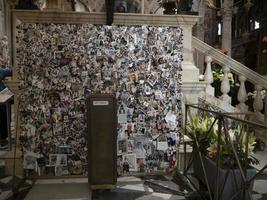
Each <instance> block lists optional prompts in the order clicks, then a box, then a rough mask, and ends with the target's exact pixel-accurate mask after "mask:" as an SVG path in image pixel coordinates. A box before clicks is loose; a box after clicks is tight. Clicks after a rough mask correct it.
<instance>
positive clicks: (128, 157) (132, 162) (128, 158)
mask: <svg viewBox="0 0 267 200" xmlns="http://www.w3.org/2000/svg"><path fill="white" fill-rule="evenodd" d="M122 159H123V164H128V166H129V171H136V170H137V164H136V154H125V155H123V157H122Z"/></svg>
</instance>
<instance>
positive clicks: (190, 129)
mask: <svg viewBox="0 0 267 200" xmlns="http://www.w3.org/2000/svg"><path fill="white" fill-rule="evenodd" d="M217 123H218V120H216V121H215V119H214V118H213V117H210V116H208V115H204V116H203V117H202V118H200V117H198V116H194V117H193V118H192V123H191V125H189V126H187V135H188V136H189V137H190V138H191V139H193V141H194V145H196V140H197V142H198V144H199V151H200V152H201V153H202V155H205V156H207V157H209V158H210V159H212V160H214V161H215V160H216V159H217V152H218V137H219V136H218V133H219V130H218V124H217ZM247 134H248V135H247ZM247 139H248V152H247V155H246V142H247ZM231 143H232V144H233V147H234V149H235V151H236V153H237V157H238V159H239V161H240V164H241V165H242V166H245V164H246V161H247V162H248V164H258V163H259V161H258V160H257V159H256V158H255V157H253V153H254V149H255V144H256V138H255V136H254V134H253V133H252V132H248V133H247V132H246V131H244V130H243V129H242V127H241V126H240V125H238V126H237V127H236V128H235V129H225V128H222V130H221V143H220V156H221V163H222V167H223V168H231V169H234V168H237V167H238V162H237V160H236V157H235V154H234V151H233V148H232V146H231Z"/></svg>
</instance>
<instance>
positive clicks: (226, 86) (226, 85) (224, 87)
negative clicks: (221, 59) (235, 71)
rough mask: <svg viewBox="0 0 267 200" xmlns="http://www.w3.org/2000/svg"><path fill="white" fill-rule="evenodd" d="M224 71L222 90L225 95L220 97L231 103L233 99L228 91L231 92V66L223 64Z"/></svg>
mask: <svg viewBox="0 0 267 200" xmlns="http://www.w3.org/2000/svg"><path fill="white" fill-rule="evenodd" d="M222 71H223V73H224V76H223V80H222V82H221V92H222V93H223V95H222V96H221V97H220V99H221V100H222V101H223V102H225V103H229V104H231V101H232V99H231V97H230V96H229V95H228V92H230V81H229V79H228V72H229V71H230V68H229V67H228V66H223V68H222Z"/></svg>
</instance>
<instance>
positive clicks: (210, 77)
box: [204, 56, 214, 96]
mask: <svg viewBox="0 0 267 200" xmlns="http://www.w3.org/2000/svg"><path fill="white" fill-rule="evenodd" d="M205 62H206V64H207V65H206V70H205V74H204V80H205V81H206V82H207V83H208V84H207V87H206V92H207V93H208V94H210V95H212V96H214V88H213V87H212V86H211V84H212V83H213V75H212V70H211V62H212V58H211V57H210V56H206V57H205Z"/></svg>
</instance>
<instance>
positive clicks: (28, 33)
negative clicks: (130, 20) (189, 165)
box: [17, 23, 182, 175]
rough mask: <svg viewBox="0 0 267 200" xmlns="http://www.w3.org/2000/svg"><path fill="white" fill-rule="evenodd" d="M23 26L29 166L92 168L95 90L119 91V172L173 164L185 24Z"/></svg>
mask: <svg viewBox="0 0 267 200" xmlns="http://www.w3.org/2000/svg"><path fill="white" fill-rule="evenodd" d="M17 30H18V37H17V45H18V49H17V60H18V73H19V79H20V81H21V83H20V89H21V90H23V91H24V92H23V93H22V94H21V95H20V97H19V101H20V116H21V119H20V120H21V135H20V142H21V144H22V147H23V152H24V168H25V169H29V170H33V171H34V173H36V172H38V174H39V175H45V174H54V175H61V174H69V175H74V174H84V175H86V174H87V141H86V138H87V136H86V135H87V132H86V110H87V108H86V105H85V100H86V98H87V96H88V95H89V94H91V93H112V94H115V96H116V98H117V101H118V124H119V126H118V142H117V152H118V168H120V169H122V170H121V172H119V173H124V172H125V173H129V172H142V171H145V172H150V171H155V170H168V169H169V168H171V167H172V165H173V163H174V161H175V148H174V146H175V144H176V141H177V140H178V139H179V135H180V132H181V99H182V94H181V71H182V69H181V61H182V29H181V28H179V27H178V28H177V27H153V26H134V27H126V26H103V25H101V26H100V25H99V26H98V25H90V24H38V23H37V24H35V23H21V24H19V25H18V26H17ZM29 46H31V48H28V47H29Z"/></svg>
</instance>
